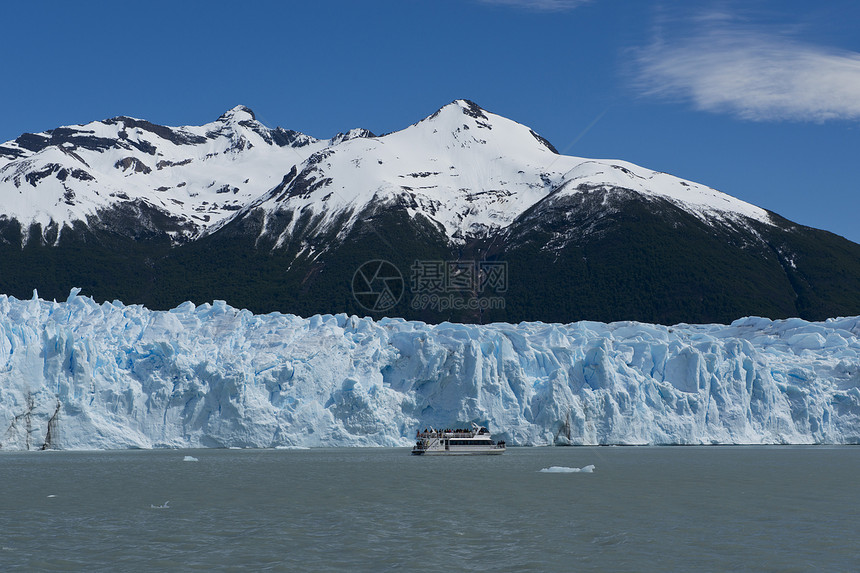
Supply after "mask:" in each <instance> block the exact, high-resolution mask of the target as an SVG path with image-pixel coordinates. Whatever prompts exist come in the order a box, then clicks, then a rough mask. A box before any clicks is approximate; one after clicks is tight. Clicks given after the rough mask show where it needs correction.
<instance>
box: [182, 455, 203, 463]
mask: <svg viewBox="0 0 860 573" xmlns="http://www.w3.org/2000/svg"><path fill="white" fill-rule="evenodd" d="M182 461H183V462H199V461H200V460H198V459H197V458H195V457H194V456H185V457H184V458H182Z"/></svg>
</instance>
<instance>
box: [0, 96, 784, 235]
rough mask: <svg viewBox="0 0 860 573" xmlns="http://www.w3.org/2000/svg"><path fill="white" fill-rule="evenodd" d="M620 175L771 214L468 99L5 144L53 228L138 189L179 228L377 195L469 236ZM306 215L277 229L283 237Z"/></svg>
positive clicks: (614, 181) (10, 166)
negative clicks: (326, 119) (386, 115)
mask: <svg viewBox="0 0 860 573" xmlns="http://www.w3.org/2000/svg"><path fill="white" fill-rule="evenodd" d="M613 187H621V188H625V189H632V190H634V191H636V192H638V193H641V194H643V195H644V196H660V197H664V198H668V199H670V200H671V201H673V202H675V203H676V204H679V205H682V206H684V207H685V208H686V209H688V210H690V211H692V212H693V213H695V214H697V216H700V217H702V218H705V219H707V218H708V217H714V216H716V217H718V218H726V217H727V216H728V217H729V218H737V216H738V215H741V216H743V217H748V218H753V219H757V220H760V221H764V222H769V217H768V215H767V213H766V212H765V211H764V210H763V209H759V208H757V207H754V206H752V205H749V204H748V203H744V202H743V201H740V200H738V199H735V198H733V197H730V196H728V195H725V194H723V193H720V192H718V191H715V190H713V189H710V188H708V187H705V186H702V185H698V184H696V183H692V182H689V181H684V180H681V179H678V178H676V177H673V176H671V175H667V174H665V173H656V172H653V171H649V170H647V169H643V168H641V167H637V166H635V165H632V164H630V163H626V162H622V161H614V160H593V159H583V158H577V157H568V156H562V155H559V154H558V153H557V152H556V150H555V149H554V148H553V147H552V145H551V144H549V143H548V142H547V141H546V140H544V139H543V138H542V137H540V136H539V135H537V134H536V133H535V132H534V131H532V130H531V129H529V128H528V127H526V126H524V125H521V124H519V123H516V122H514V121H511V120H508V119H505V118H504V117H501V116H499V115H496V114H493V113H490V112H488V111H485V110H483V109H481V108H480V107H479V106H478V105H477V104H475V103H473V102H470V101H468V100H456V101H454V102H452V103H451V104H448V105H446V106H444V107H443V108H441V109H440V110H438V111H437V112H436V113H434V114H433V115H431V116H430V117H428V118H426V119H424V120H422V121H420V122H418V123H416V124H414V125H412V126H410V127H408V128H406V129H403V130H401V131H398V132H395V133H391V134H388V135H385V136H380V137H375V136H374V135H373V134H372V133H370V132H369V131H367V130H363V129H353V130H350V131H348V132H346V133H342V134H338V135H336V136H335V137H333V138H332V139H329V140H318V139H314V138H313V137H310V136H306V135H304V134H301V133H297V132H293V131H287V130H283V129H281V128H277V129H269V128H268V127H266V126H264V125H263V124H261V123H260V122H258V121H257V120H256V118H255V117H254V114H253V112H251V110H249V109H248V108H246V107H243V106H237V107H235V108H233V109H232V110H230V111H229V112H227V113H225V114H224V115H222V116H221V117H219V118H218V119H217V120H216V121H214V122H212V123H208V124H205V125H202V126H183V127H177V128H173V127H165V126H159V125H155V124H152V123H150V122H148V121H145V120H139V119H134V118H129V117H116V118H113V119H109V120H105V121H96V122H91V123H88V124H86V125H78V126H70V127H61V128H58V129H54V130H51V131H49V132H43V133H37V134H30V133H28V134H23V135H22V136H21V137H19V138H17V139H16V140H14V141H11V142H7V143H5V144H3V145H0V204H2V205H3V213H2V215H4V216H5V217H7V218H8V219H17V220H19V221H20V222H22V223H23V224H24V225H25V226H26V225H28V224H30V223H39V224H41V225H42V228H43V232H44V229H46V228H47V227H48V226H49V225H51V224H52V223H56V224H57V225H58V226H59V227H62V226H63V225H67V224H68V225H71V223H72V222H73V221H78V220H79V221H85V222H86V221H87V220H88V217H92V216H97V214H98V211H99V210H100V209H104V208H107V207H110V206H112V205H115V204H117V203H120V202H128V201H138V202H142V203H144V204H147V205H150V206H152V207H155V208H156V209H158V210H160V211H162V212H164V213H166V214H168V215H169V216H171V217H173V218H174V220H176V221H179V222H181V223H183V224H184V225H182V226H183V227H184V228H188V227H189V226H190V227H191V229H192V231H191V232H190V233H189V234H188V235H190V236H185V235H183V236H182V237H174V238H175V239H176V240H180V239H181V240H185V239H188V238H192V239H193V238H195V237H196V236H198V235H200V234H201V233H205V232H213V231H214V230H216V229H217V228H219V227H220V226H222V225H223V224H224V223H226V222H227V221H229V220H230V219H231V218H233V217H235V216H236V215H237V214H239V212H240V211H247V210H249V209H252V208H257V207H261V208H262V209H263V210H264V211H265V212H267V213H273V212H278V211H293V212H295V213H298V212H306V213H313V214H315V215H316V216H318V217H321V218H322V228H323V229H324V228H325V226H326V225H328V224H331V223H334V222H337V223H336V224H337V225H342V224H343V221H344V217H342V215H343V214H347V215H349V216H348V217H346V219H345V220H346V221H347V224H346V225H345V226H344V227H343V228H342V229H339V230H340V232H341V233H346V232H348V230H349V228H350V227H351V225H352V224H353V223H355V221H357V220H358V218H359V217H360V216H361V213H362V211H363V210H364V209H365V208H366V207H367V206H368V205H371V204H373V203H383V204H385V203H397V204H400V205H406V206H407V211H408V213H409V214H410V215H411V216H417V215H419V214H420V215H423V216H425V217H427V218H428V219H430V220H431V221H434V222H435V223H436V224H438V225H439V226H440V228H441V229H443V230H444V232H445V234H446V235H447V236H448V237H449V238H450V240H452V241H453V242H455V243H462V242H463V241H465V240H466V239H468V238H472V237H485V236H487V235H488V234H490V233H492V232H495V231H497V230H499V229H502V228H504V227H506V226H507V225H509V224H510V223H511V222H512V221H513V220H514V219H515V218H516V217H517V216H519V215H520V214H522V213H523V212H524V211H526V210H527V209H528V208H529V207H531V206H532V205H534V204H536V203H537V202H539V201H541V200H542V199H544V198H546V197H547V196H550V195H553V194H555V195H556V196H561V195H564V194H571V193H577V192H579V191H581V190H583V189H594V188H605V189H612V188H613ZM297 220H298V218H295V219H294V220H293V223H292V225H290V226H288V227H287V228H286V229H285V230H283V229H278V233H281V234H282V235H284V236H283V237H281V241H280V242H283V240H285V239H286V238H287V237H286V236H287V235H289V234H290V233H292V232H293V231H294V228H293V226H294V225H295V223H296V221H297ZM264 232H266V231H265V230H264ZM174 233H177V232H176V231H174Z"/></svg>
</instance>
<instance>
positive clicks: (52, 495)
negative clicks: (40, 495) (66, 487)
mask: <svg viewBox="0 0 860 573" xmlns="http://www.w3.org/2000/svg"><path fill="white" fill-rule="evenodd" d="M48 497H57V495H56V494H54V493H52V494H51V495H49V496H48Z"/></svg>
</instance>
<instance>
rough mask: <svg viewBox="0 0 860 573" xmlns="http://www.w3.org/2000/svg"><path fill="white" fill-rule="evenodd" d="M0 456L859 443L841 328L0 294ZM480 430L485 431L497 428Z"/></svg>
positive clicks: (857, 407) (849, 335)
mask: <svg viewBox="0 0 860 573" xmlns="http://www.w3.org/2000/svg"><path fill="white" fill-rule="evenodd" d="M0 332H2V334H3V336H2V337H0V448H2V449H4V450H23V449H40V448H62V449H103V448H104V449H106V448H130V447H136V448H155V447H175V448H184V447H319V446H399V447H410V446H412V445H414V443H415V438H414V437H415V429H416V428H422V429H423V428H430V427H431V426H432V427H434V428H442V427H445V426H446V425H447V424H449V423H450V422H451V420H462V421H475V422H477V423H478V424H480V425H483V426H485V427H490V428H493V429H494V433H495V435H496V437H497V438H498V439H501V440H504V441H506V442H507V443H508V444H514V445H549V444H781V443H795V444H816V443H818V444H822V443H823V444H858V443H860V317H846V318H838V319H831V320H827V321H824V322H806V321H804V320H800V319H789V320H779V321H771V320H767V319H762V318H752V317H751V318H746V319H742V320H738V321H735V322H734V323H732V324H730V325H685V324H679V325H675V326H671V327H666V326H659V325H652V324H642V323H635V322H618V323H611V324H604V323H597V322H576V323H571V324H544V323H521V324H516V325H514V324H491V325H484V326H478V325H462V324H450V323H443V324H439V325H427V324H424V323H420V322H408V321H405V320H402V319H382V320H379V321H374V320H371V319H369V318H358V317H356V316H347V315H335V316H332V315H322V316H319V315H318V316H313V317H310V318H300V317H297V316H292V315H283V314H277V313H273V314H267V315H254V314H252V313H250V312H248V311H242V310H238V309H235V308H231V307H230V306H228V305H226V304H225V303H223V302H215V303H214V304H204V305H200V306H195V305H193V304H191V303H185V304H183V305H181V306H179V307H177V308H175V309H173V310H171V311H166V312H154V311H150V310H147V309H145V308H143V307H140V306H125V305H123V304H122V303H120V302H118V301H117V302H114V303H104V304H96V303H95V302H94V301H93V300H92V299H90V298H88V297H86V296H81V295H80V294H78V293H77V292H73V293H72V295H71V296H70V297H69V300H68V301H66V302H60V303H57V302H48V301H44V300H41V299H38V298H33V299H32V300H27V301H21V300H16V299H14V298H10V297H6V296H0ZM496 429H498V430H496Z"/></svg>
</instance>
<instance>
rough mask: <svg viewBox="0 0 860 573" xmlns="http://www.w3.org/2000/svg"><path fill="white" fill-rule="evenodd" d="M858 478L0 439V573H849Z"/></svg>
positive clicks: (746, 460)
mask: <svg viewBox="0 0 860 573" xmlns="http://www.w3.org/2000/svg"><path fill="white" fill-rule="evenodd" d="M195 460H196V461H195ZM588 465H594V466H595V467H594V471H593V472H592V473H586V472H579V473H577V472H563V473H545V472H541V471H540V470H541V469H545V468H550V467H554V466H555V467H562V468H582V467H585V466H588ZM858 476H860V448H856V447H820V446H816V447H663V448H657V447H627V448H621V447H617V448H611V447H603V448H598V447H593V448H592V447H579V448H509V449H508V452H507V453H506V454H504V455H502V456H476V457H451V458H446V457H423V456H422V457H417V456H410V455H409V453H408V450H406V449H319V450H289V451H287V450H153V451H111V452H20V453H12V452H2V453H0V488H2V489H0V570H3V571H10V570H27V571H30V570H56V571H69V570H87V571H92V570H101V571H117V570H119V571H151V570H176V569H182V570H236V571H238V570H273V571H347V570H348V571H572V570H580V571H583V570H584V571H606V570H612V571H667V570H669V571H673V570H674V571H689V570H693V569H696V570H704V571H728V570H759V571H766V570H769V571H809V570H833V571H837V570H841V571H847V570H853V569H854V568H855V567H856V564H857V562H858V560H860V554H858V550H857V544H856V539H855V538H856V532H857V531H858V530H860V513H858V511H857V510H856V508H855V506H856V499H857V494H856V489H857V486H856V480H857V478H858Z"/></svg>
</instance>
